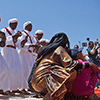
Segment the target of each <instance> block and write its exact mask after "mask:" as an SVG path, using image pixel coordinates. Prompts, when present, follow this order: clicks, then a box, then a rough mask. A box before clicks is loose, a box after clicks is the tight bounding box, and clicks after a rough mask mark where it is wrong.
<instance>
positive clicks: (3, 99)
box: [0, 93, 43, 100]
mask: <svg viewBox="0 0 100 100" xmlns="http://www.w3.org/2000/svg"><path fill="white" fill-rule="evenodd" d="M34 95H35V93H32V94H29V95H23V94H18V93H16V94H15V95H14V96H9V95H0V100H43V99H42V98H35V97H34Z"/></svg>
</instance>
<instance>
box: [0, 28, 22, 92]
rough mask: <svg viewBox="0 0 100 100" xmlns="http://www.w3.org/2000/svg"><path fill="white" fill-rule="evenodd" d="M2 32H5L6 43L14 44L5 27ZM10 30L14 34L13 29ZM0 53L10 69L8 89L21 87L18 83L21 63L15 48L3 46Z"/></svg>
mask: <svg viewBox="0 0 100 100" xmlns="http://www.w3.org/2000/svg"><path fill="white" fill-rule="evenodd" d="M8 28H9V27H8ZM9 29H10V28H9ZM2 31H3V29H2ZM3 32H5V34H6V45H12V46H14V44H13V40H12V36H11V35H9V34H8V33H7V32H6V31H5V29H4V31H3ZM10 32H11V33H12V34H14V32H15V31H13V30H11V31H10ZM1 54H2V56H3V57H4V59H5V61H6V63H7V65H8V67H9V69H10V89H11V90H16V89H17V88H21V83H20V82H21V78H22V75H21V64H20V60H19V55H18V52H17V50H16V49H14V48H11V47H6V46H5V47H3V49H2V50H1Z"/></svg>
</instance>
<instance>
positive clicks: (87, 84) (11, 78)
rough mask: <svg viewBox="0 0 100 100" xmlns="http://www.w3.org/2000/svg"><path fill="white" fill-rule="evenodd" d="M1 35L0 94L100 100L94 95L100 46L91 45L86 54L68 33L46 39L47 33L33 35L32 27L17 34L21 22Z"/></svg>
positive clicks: (13, 21)
mask: <svg viewBox="0 0 100 100" xmlns="http://www.w3.org/2000/svg"><path fill="white" fill-rule="evenodd" d="M8 24H9V26H8V27H4V28H3V29H1V31H0V39H1V40H0V47H1V48H2V50H1V54H0V65H1V66H0V93H1V94H3V95H14V94H15V93H23V94H29V92H28V91H31V92H33V91H34V92H36V93H37V97H38V95H41V96H42V97H43V100H100V97H98V96H96V95H95V94H94V89H95V87H99V81H98V80H100V76H99V74H100V68H99V67H100V43H97V42H95V43H94V42H93V41H89V44H88V49H87V54H86V55H84V54H83V53H82V50H83V48H79V46H78V45H75V46H74V48H72V49H71V48H70V41H69V39H68V37H67V35H66V34H65V33H62V32H61V33H57V34H55V35H54V36H53V37H52V38H51V40H50V41H49V40H47V39H43V38H42V37H43V34H44V32H43V31H42V30H37V31H36V32H35V35H32V34H31V30H32V23H31V22H30V21H27V22H25V23H24V24H23V28H24V30H22V31H15V29H16V27H17V25H18V20H17V19H16V18H12V19H10V20H9V21H8Z"/></svg>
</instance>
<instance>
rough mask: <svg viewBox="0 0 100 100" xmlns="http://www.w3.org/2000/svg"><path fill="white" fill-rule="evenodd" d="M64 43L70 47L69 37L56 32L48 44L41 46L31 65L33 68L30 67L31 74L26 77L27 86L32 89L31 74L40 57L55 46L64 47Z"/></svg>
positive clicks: (51, 50) (48, 52)
mask: <svg viewBox="0 0 100 100" xmlns="http://www.w3.org/2000/svg"><path fill="white" fill-rule="evenodd" d="M66 45H67V48H70V42H69V39H68V37H67V35H66V34H65V33H57V34H55V35H54V36H53V37H52V39H51V40H50V42H49V43H48V45H47V46H45V47H43V48H42V49H41V50H40V52H39V53H38V57H37V59H36V61H35V64H34V65H33V68H32V71H31V74H30V76H29V79H28V83H29V87H30V88H31V89H32V86H31V78H32V75H33V73H34V71H35V70H36V68H37V66H38V64H39V63H40V61H41V60H42V58H43V57H44V56H45V55H46V54H50V53H51V52H53V51H54V50H55V49H56V48H57V47H59V46H62V47H64V48H65V46H66Z"/></svg>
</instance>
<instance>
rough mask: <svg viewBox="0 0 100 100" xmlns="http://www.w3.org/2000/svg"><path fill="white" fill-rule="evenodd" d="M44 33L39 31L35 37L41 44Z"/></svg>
mask: <svg viewBox="0 0 100 100" xmlns="http://www.w3.org/2000/svg"><path fill="white" fill-rule="evenodd" d="M43 34H44V32H43V31H42V30H37V31H36V32H35V35H33V37H34V38H35V39H36V40H37V42H39V40H40V39H42V37H43Z"/></svg>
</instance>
